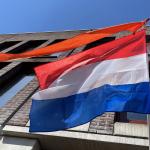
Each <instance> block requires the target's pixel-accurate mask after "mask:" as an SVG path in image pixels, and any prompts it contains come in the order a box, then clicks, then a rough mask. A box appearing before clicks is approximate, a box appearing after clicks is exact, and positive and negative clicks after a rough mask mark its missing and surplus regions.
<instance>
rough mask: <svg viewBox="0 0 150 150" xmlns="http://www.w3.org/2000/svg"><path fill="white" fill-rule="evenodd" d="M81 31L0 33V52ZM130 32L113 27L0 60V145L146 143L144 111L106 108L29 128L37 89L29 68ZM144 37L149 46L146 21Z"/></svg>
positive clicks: (65, 147) (58, 147)
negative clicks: (77, 42) (64, 45)
mask: <svg viewBox="0 0 150 150" xmlns="http://www.w3.org/2000/svg"><path fill="white" fill-rule="evenodd" d="M82 32H85V30H80V31H64V32H43V33H23V34H6V35H0V52H3V53H8V52H9V53H20V52H25V51H27V50H32V49H35V48H40V47H45V46H47V45H51V44H54V43H57V42H60V41H63V40H65V39H68V38H71V37H73V36H75V35H78V34H79V33H82ZM128 34H129V33H128V32H121V33H117V34H115V35H113V36H111V37H107V38H103V39H101V40H97V41H95V42H93V43H90V44H87V45H85V46H82V47H79V48H76V49H72V50H69V51H67V52H61V53H56V54H52V55H46V56H41V57H34V58H27V59H16V60H11V61H7V62H0V150H1V149H16V150H17V149H21V150H22V149H42V150H49V149H52V150H69V149H72V150H76V149H80V150H84V149H86V150H88V149H89V150H91V149H95V150H97V149H101V150H105V149H107V150H108V149H111V150H112V149H115V150H117V149H118V150H120V149H121V150H125V149H133V150H134V149H140V150H141V149H143V150H145V149H148V147H149V140H148V136H149V128H148V124H147V116H146V115H142V114H134V113H111V112H110V113H105V114H103V115H102V116H99V117H97V118H95V119H93V120H92V121H91V122H89V123H87V124H84V125H81V126H78V127H75V128H71V129H68V130H65V131H57V132H44V133H29V125H30V121H29V111H30V106H31V96H32V95H33V93H35V92H36V91H38V89H39V85H38V81H37V79H36V76H35V74H34V71H33V68H34V67H35V66H38V65H41V64H45V63H48V62H53V61H57V60H59V59H62V58H65V57H67V56H70V55H73V54H76V53H79V52H81V51H85V50H87V49H89V48H92V47H94V46H96V45H99V44H104V43H106V42H109V41H112V40H114V39H116V38H120V37H122V36H125V35H128ZM146 39H147V48H148V49H150V27H147V36H146Z"/></svg>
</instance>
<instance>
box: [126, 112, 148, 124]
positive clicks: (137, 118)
mask: <svg viewBox="0 0 150 150" xmlns="http://www.w3.org/2000/svg"><path fill="white" fill-rule="evenodd" d="M127 120H128V122H130V123H146V122H147V115H146V114H139V113H131V112H128V113H127Z"/></svg>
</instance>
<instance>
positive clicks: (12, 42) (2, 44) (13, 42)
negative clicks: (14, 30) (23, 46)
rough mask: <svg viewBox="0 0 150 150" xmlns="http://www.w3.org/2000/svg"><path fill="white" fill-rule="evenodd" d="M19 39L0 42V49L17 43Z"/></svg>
mask: <svg viewBox="0 0 150 150" xmlns="http://www.w3.org/2000/svg"><path fill="white" fill-rule="evenodd" d="M19 42H20V41H8V42H4V43H1V44H0V51H2V50H4V49H7V48H9V47H11V46H14V45H16V44H18V43H19Z"/></svg>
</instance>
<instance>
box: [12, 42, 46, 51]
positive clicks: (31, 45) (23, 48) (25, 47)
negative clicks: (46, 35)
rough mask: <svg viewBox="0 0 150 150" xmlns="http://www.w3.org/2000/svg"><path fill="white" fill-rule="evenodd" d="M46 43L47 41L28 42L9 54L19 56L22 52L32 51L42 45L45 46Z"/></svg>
mask: <svg viewBox="0 0 150 150" xmlns="http://www.w3.org/2000/svg"><path fill="white" fill-rule="evenodd" d="M44 42H46V40H32V41H28V42H26V43H24V44H22V45H20V46H18V47H16V48H14V49H13V50H11V51H10V52H9V53H13V54H17V53H21V52H26V51H29V50H32V49H34V48H36V47H38V46H40V45H41V44H43V43H44Z"/></svg>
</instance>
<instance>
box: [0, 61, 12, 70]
mask: <svg viewBox="0 0 150 150" xmlns="http://www.w3.org/2000/svg"><path fill="white" fill-rule="evenodd" d="M8 64H10V63H8V62H0V69H2V68H4V67H5V66H7V65H8Z"/></svg>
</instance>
